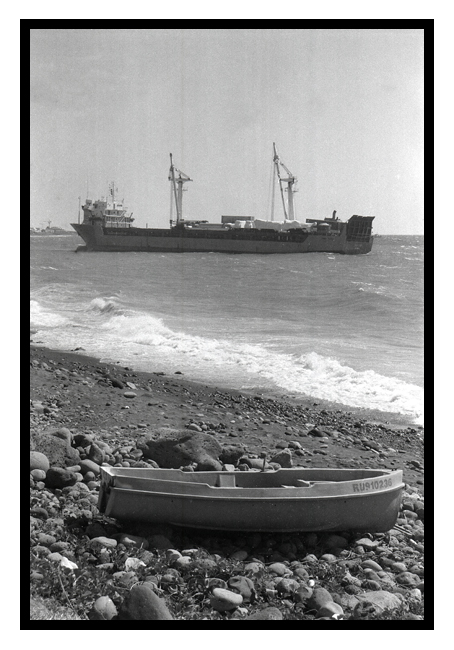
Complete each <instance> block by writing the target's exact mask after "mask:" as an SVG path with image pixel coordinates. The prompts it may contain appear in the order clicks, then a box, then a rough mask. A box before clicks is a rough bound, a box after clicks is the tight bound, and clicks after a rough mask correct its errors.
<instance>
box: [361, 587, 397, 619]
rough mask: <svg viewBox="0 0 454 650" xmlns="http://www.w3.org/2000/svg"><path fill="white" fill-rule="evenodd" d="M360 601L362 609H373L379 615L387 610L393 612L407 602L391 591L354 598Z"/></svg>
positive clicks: (369, 593) (366, 593)
mask: <svg viewBox="0 0 454 650" xmlns="http://www.w3.org/2000/svg"><path fill="white" fill-rule="evenodd" d="M352 598H355V599H356V600H358V602H359V604H360V605H361V606H362V607H369V606H370V607H371V608H372V609H373V610H374V611H376V612H377V613H378V614H379V613H381V612H383V611H384V610H385V609H389V610H393V609H396V608H397V607H400V606H401V605H402V603H403V602H404V601H405V598H404V596H402V594H393V593H391V592H389V591H382V590H380V591H367V592H365V593H363V594H356V595H355V596H352Z"/></svg>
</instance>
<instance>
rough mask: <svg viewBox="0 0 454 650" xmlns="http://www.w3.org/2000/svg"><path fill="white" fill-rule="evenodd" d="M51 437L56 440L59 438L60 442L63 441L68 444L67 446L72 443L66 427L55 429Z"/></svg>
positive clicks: (69, 432)
mask: <svg viewBox="0 0 454 650" xmlns="http://www.w3.org/2000/svg"><path fill="white" fill-rule="evenodd" d="M52 435H53V436H55V437H57V438H60V439H61V440H65V441H66V442H67V443H68V445H71V443H72V433H71V431H70V430H69V429H67V428H66V427H61V429H57V431H53V432H52Z"/></svg>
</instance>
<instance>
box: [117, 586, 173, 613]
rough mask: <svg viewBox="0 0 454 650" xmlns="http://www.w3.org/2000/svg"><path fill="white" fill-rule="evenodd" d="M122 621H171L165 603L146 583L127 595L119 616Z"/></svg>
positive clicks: (134, 588)
mask: <svg viewBox="0 0 454 650" xmlns="http://www.w3.org/2000/svg"><path fill="white" fill-rule="evenodd" d="M118 620H120V621H171V620H173V616H172V614H171V613H170V612H169V610H168V608H167V605H166V604H165V602H164V601H163V600H162V599H161V598H159V596H157V595H156V594H155V593H154V592H153V589H152V588H150V587H149V586H148V585H147V584H146V583H144V584H143V585H137V586H135V587H133V588H132V589H131V590H130V592H129V593H128V594H127V595H126V598H125V599H124V601H123V603H122V605H121V607H120V612H119V614H118Z"/></svg>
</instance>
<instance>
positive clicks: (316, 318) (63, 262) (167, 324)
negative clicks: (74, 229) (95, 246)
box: [30, 235, 424, 424]
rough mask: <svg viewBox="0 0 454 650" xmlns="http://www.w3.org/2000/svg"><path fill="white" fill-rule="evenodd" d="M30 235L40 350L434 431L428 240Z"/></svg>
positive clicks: (32, 313) (34, 322)
mask: <svg viewBox="0 0 454 650" xmlns="http://www.w3.org/2000/svg"><path fill="white" fill-rule="evenodd" d="M80 243H81V240H80V239H79V238H78V237H77V235H66V236H65V235H57V236H35V237H33V236H31V237H30V246H31V255H30V262H31V264H30V268H31V277H30V282H31V296H30V319H31V328H32V329H33V330H36V333H35V334H34V335H33V340H34V341H35V342H39V343H41V344H43V345H45V346H47V347H51V348H55V349H61V350H74V349H76V348H83V349H82V350H80V352H81V353H82V354H83V353H85V354H89V355H92V356H95V357H98V358H100V359H101V360H103V361H106V362H113V363H120V364H121V365H123V366H125V365H126V366H129V367H131V368H134V369H137V370H145V371H149V372H153V371H162V372H165V373H169V374H170V373H174V372H177V371H180V372H182V373H183V374H184V376H185V377H186V378H187V379H191V380H195V381H202V382H204V383H205V384H209V385H213V386H218V387H226V388H236V389H244V390H245V389H256V390H259V391H265V392H267V391H268V392H271V393H278V394H286V395H291V396H293V397H295V398H298V397H301V398H307V397H309V398H311V399H314V400H317V399H320V400H328V401H332V402H336V403H338V404H339V403H340V404H342V405H345V406H346V407H349V406H350V407H365V408H369V409H378V410H380V411H384V412H393V413H400V414H403V415H405V416H408V417H409V419H410V420H411V421H413V422H415V423H420V424H421V423H422V422H423V377H424V376H423V298H424V296H423V255H424V238H423V237H422V236H381V237H378V238H376V240H375V242H374V245H373V248H372V251H371V252H370V253H369V254H367V255H334V254H327V253H308V254H299V255H298V254H291V255H253V254H246V255H231V254H221V253H186V254H176V253H93V252H92V253H86V252H82V253H81V252H79V253H75V249H76V247H77V245H78V244H80Z"/></svg>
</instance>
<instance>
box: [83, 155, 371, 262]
mask: <svg viewBox="0 0 454 650" xmlns="http://www.w3.org/2000/svg"><path fill="white" fill-rule="evenodd" d="M273 169H274V174H275V179H276V182H275V183H273V188H274V187H278V188H279V191H280V195H281V199H282V206H283V212H284V219H283V220H282V221H275V220H274V218H273V217H274V192H273V199H272V214H271V219H268V220H264V219H256V218H255V217H251V216H227V215H223V216H222V217H221V223H209V222H208V221H204V220H188V219H183V217H182V199H183V185H184V184H185V183H187V182H189V181H192V179H191V178H189V176H188V175H187V174H185V173H183V172H181V171H180V170H179V169H177V168H176V167H175V165H174V164H173V158H172V154H170V171H169V178H168V179H169V180H170V182H171V188H172V194H171V216H170V227H169V228H148V227H147V228H137V227H135V226H134V225H133V222H134V219H133V217H132V214H130V215H128V214H127V208H126V207H125V206H124V204H123V201H118V200H117V199H116V189H115V185H114V183H111V184H110V187H109V197H108V198H102V199H100V200H97V201H92V200H90V199H87V200H86V202H85V204H84V205H83V206H82V209H83V214H84V217H83V221H82V223H72V224H71V226H72V227H73V228H74V230H75V231H76V232H77V233H78V234H79V235H80V237H82V239H83V240H84V242H85V246H79V247H78V249H77V250H78V251H82V250H86V251H146V252H150V253H154V252H160V253H162V252H167V253H196V252H216V253H259V254H271V253H311V252H314V253H316V252H317V253H342V254H347V255H361V254H363V255H364V254H366V253H369V252H370V250H371V249H372V243H373V236H372V221H373V219H374V218H375V217H371V216H359V215H353V216H352V217H350V219H348V220H347V221H341V220H340V219H339V218H338V217H336V211H335V210H334V212H333V214H332V216H331V217H326V218H325V219H306V221H305V222H304V223H303V222H300V221H298V220H297V219H295V213H294V193H295V184H296V182H297V178H296V177H295V176H293V174H292V173H291V172H290V171H289V169H288V168H287V167H286V166H285V165H284V163H283V162H282V161H281V159H280V158H279V156H278V154H277V151H276V146H275V144H274V143H273ZM282 170H284V171H285V174H282ZM285 193H286V194H287V198H286V197H285ZM173 205H175V208H176V218H175V219H173V218H172V206H173Z"/></svg>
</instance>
